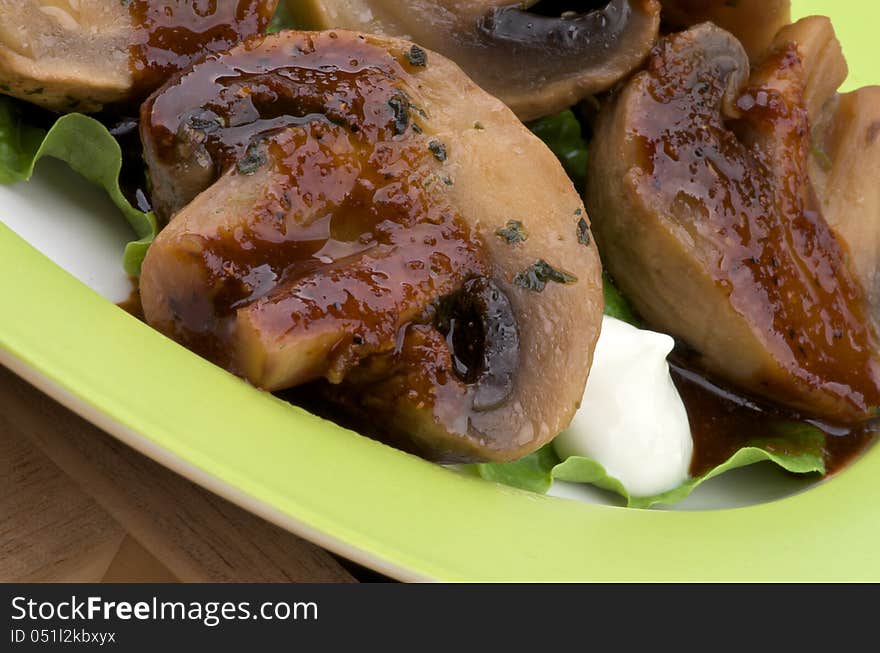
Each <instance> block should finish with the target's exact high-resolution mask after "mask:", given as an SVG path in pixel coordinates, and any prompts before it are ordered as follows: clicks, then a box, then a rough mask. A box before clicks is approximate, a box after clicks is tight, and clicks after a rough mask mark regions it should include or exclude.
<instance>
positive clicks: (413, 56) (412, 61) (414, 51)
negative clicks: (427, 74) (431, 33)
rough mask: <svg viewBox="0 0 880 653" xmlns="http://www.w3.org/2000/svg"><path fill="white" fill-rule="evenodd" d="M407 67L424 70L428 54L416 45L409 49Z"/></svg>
mask: <svg viewBox="0 0 880 653" xmlns="http://www.w3.org/2000/svg"><path fill="white" fill-rule="evenodd" d="M409 65H410V66H416V67H418V68H424V67H425V66H427V65H428V53H427V52H425V51H424V50H423V49H422V48H420V47H419V46H417V45H414V46H412V47H411V48H410V49H409Z"/></svg>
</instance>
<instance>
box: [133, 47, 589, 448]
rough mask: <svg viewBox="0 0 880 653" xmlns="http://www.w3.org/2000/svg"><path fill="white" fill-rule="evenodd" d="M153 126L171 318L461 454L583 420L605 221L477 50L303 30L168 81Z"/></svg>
mask: <svg viewBox="0 0 880 653" xmlns="http://www.w3.org/2000/svg"><path fill="white" fill-rule="evenodd" d="M141 135H142V139H143V141H144V144H145V154H146V160H147V163H148V165H149V170H150V174H151V177H152V179H153V180H154V188H155V189H156V190H157V191H159V192H158V194H157V196H156V197H155V199H156V206H157V209H158V210H159V212H160V213H161V214H162V215H164V216H165V217H166V218H167V217H170V223H169V224H168V226H167V227H165V229H164V230H163V231H162V232H161V233H160V234H159V236H158V238H157V239H156V241H155V242H154V244H153V245H152V246H151V247H150V250H149V252H148V254H147V257H146V260H145V261H144V265H143V272H142V277H141V296H142V298H143V305H144V312H145V315H146V318H147V320H148V321H149V323H150V324H152V325H153V326H155V327H156V328H158V329H159V330H161V331H163V332H164V333H166V334H168V335H169V336H171V337H172V338H174V339H176V340H178V341H179V342H181V343H183V344H184V345H186V346H187V347H190V348H191V349H193V350H195V351H196V352H198V353H201V354H203V355H205V356H206V357H208V358H210V359H211V360H213V361H215V362H217V363H219V364H220V365H223V366H225V367H226V368H227V369H229V370H231V371H233V372H235V373H237V374H239V375H241V376H244V377H245V378H247V379H249V380H250V381H251V382H253V383H254V384H256V385H257V386H259V387H262V388H265V389H268V390H279V389H282V388H288V387H291V386H295V385H298V384H303V383H306V382H309V381H313V380H316V379H325V380H326V381H327V382H326V383H325V392H326V395H327V396H329V397H331V398H333V399H335V400H337V401H339V402H340V405H342V406H343V407H344V408H345V409H346V410H347V411H348V412H349V414H350V415H353V416H355V417H358V416H360V417H361V418H362V419H364V420H365V421H362V422H361V424H363V425H365V426H368V427H369V426H370V425H373V426H377V425H378V426H379V427H381V429H382V431H383V436H384V437H385V438H387V439H389V440H391V441H393V442H396V443H398V444H401V445H402V446H405V447H406V448H408V449H410V450H413V451H416V452H418V453H420V454H422V455H424V456H426V457H430V458H433V459H437V460H443V461H462V460H510V459H514V458H517V457H520V456H522V455H524V454H525V453H527V452H529V451H532V450H534V449H536V448H537V447H539V446H540V445H542V444H543V443H545V442H547V441H548V440H549V439H551V438H552V437H554V436H555V435H556V434H557V433H558V432H559V431H561V430H562V429H563V428H565V426H566V425H567V424H568V422H569V420H570V419H571V417H572V415H573V414H574V411H575V408H576V406H577V405H578V402H579V401H580V398H581V395H582V392H583V389H584V385H585V382H586V377H587V372H588V370H589V367H590V361H591V357H592V351H593V347H594V344H595V340H596V338H597V335H598V331H599V328H600V321H601V312H602V298H601V273H600V265H599V259H598V254H597V252H596V251H595V247H594V246H593V245H590V244H583V243H584V242H586V241H587V239H586V238H583V236H582V237H581V238H580V239H579V237H578V234H579V233H580V234H583V233H585V229H586V228H587V222H586V220H587V217H586V214H585V213H584V210H583V206H582V203H581V200H580V198H579V197H578V195H577V193H576V191H575V190H574V187H573V185H572V183H571V182H570V181H569V180H568V178H567V177H566V175H565V173H564V172H563V170H562V168H561V166H560V165H559V163H558V162H557V161H556V159H555V158H554V157H553V155H552V154H551V153H550V152H549V150H547V148H546V147H545V146H544V145H543V144H542V143H541V142H540V141H539V140H538V139H536V138H535V137H534V136H533V135H532V134H530V133H529V132H528V130H526V129H525V128H524V127H523V126H522V125H521V123H520V122H519V121H518V120H517V119H516V117H515V116H514V115H513V114H512V113H511V112H510V111H509V110H507V109H506V108H505V107H504V106H503V105H502V104H501V103H500V102H498V101H497V100H495V99H494V98H492V97H491V96H489V95H488V94H486V93H485V92H484V91H482V90H481V89H480V88H479V87H477V86H476V85H475V84H474V83H473V82H471V81H470V80H469V79H468V78H467V77H466V76H465V75H464V74H462V72H461V71H460V69H459V68H458V67H456V66H455V65H454V64H452V63H451V62H449V61H447V60H446V59H444V58H443V57H441V56H440V55H437V54H434V53H433V52H429V51H425V50H423V49H422V48H420V47H418V46H416V45H413V44H411V43H409V42H405V41H401V40H395V39H389V38H385V37H375V36H364V35H359V34H355V33H351V32H344V31H335V32H324V33H306V32H282V33H280V34H277V35H273V36H270V37H266V38H265V39H256V40H252V41H250V42H247V43H246V44H245V45H243V46H239V47H237V48H235V49H233V50H232V51H230V52H229V53H227V54H223V55H219V56H210V57H208V58H207V59H206V60H205V61H204V62H202V63H199V64H197V65H196V66H195V67H194V68H193V69H192V70H190V71H188V72H186V73H184V74H183V75H181V76H179V77H178V78H176V79H174V80H173V81H171V82H169V83H168V84H166V85H165V86H164V87H163V88H161V89H159V90H158V91H157V92H156V93H155V94H154V95H152V96H151V97H150V98H149V99H148V101H147V102H146V103H145V104H144V105H143V108H142V113H141ZM157 180H160V181H158V182H157ZM163 188H167V191H163V190H161V189H163ZM586 233H588V232H586ZM364 416H366V417H364Z"/></svg>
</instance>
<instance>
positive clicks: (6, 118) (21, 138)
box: [0, 97, 157, 276]
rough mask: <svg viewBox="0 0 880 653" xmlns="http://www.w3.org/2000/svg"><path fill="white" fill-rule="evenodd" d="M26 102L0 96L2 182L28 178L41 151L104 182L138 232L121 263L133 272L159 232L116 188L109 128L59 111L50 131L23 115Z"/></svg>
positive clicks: (117, 159)
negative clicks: (59, 113)
mask: <svg viewBox="0 0 880 653" xmlns="http://www.w3.org/2000/svg"><path fill="white" fill-rule="evenodd" d="M25 106H26V105H23V104H21V103H18V102H16V101H14V100H12V99H10V98H2V97H0V183H2V184H10V183H15V182H19V181H27V180H28V179H30V177H31V175H32V174H33V172H34V166H35V165H36V163H37V161H39V160H40V159H41V158H42V157H44V156H51V157H55V158H58V159H61V160H63V161H65V162H67V164H68V165H69V166H70V167H71V168H72V169H73V170H75V171H76V172H77V173H79V174H80V175H82V176H83V177H85V178H86V179H88V180H89V181H91V182H92V183H95V184H98V185H99V186H102V187H103V188H104V190H106V191H107V194H108V195H109V196H110V199H111V200H113V203H114V204H116V206H117V207H118V208H119V210H120V211H121V212H122V215H123V216H124V217H125V219H126V220H127V221H128V224H129V225H130V226H131V228H132V229H133V230H134V233H135V234H136V235H137V238H136V240H133V241H132V242H130V243H128V245H127V246H126V248H125V254H124V256H123V267H124V268H125V271H126V272H127V273H128V274H131V275H135V276H137V275H138V274H139V273H140V268H141V263H142V262H143V260H144V256H145V255H146V253H147V248H148V247H149V246H150V243H151V242H152V241H153V238H154V237H155V236H156V233H157V224H156V216H155V215H153V213H144V212H143V211H139V210H137V209H136V208H134V207H133V206H132V205H131V204H130V203H129V202H128V200H126V199H125V196H124V195H123V194H122V191H121V190H120V188H119V172H120V170H121V169H122V151H121V150H120V148H119V143H118V142H117V141H116V139H115V138H113V136H112V135H111V134H110V132H109V131H107V128H106V127H105V126H104V125H102V124H101V123H100V122H98V121H97V120H95V119H94V118H89V117H88V116H84V115H82V114H79V113H71V114H68V115H66V116H62V117H61V118H59V119H58V120H57V121H55V124H54V125H52V127H51V128H50V129H49V131H45V130H42V129H39V128H37V127H33V126H31V125H29V124H27V122H26V121H25V120H24V118H23V115H22V114H23V111H24V110H25Z"/></svg>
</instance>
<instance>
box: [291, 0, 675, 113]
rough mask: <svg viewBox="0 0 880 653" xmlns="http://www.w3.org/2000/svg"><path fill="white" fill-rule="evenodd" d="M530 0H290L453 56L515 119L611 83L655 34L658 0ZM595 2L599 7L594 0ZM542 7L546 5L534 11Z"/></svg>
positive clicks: (331, 21)
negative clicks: (566, 2) (553, 1)
mask: <svg viewBox="0 0 880 653" xmlns="http://www.w3.org/2000/svg"><path fill="white" fill-rule="evenodd" d="M546 4H547V3H542V2H539V1H538V0H527V1H526V2H515V1H514V0H421V1H419V2H414V3H412V2H411V3H403V2H395V1H394V0H289V1H288V3H287V6H288V7H289V9H290V11H291V13H292V14H293V16H294V17H295V19H296V22H297V24H298V25H300V26H301V27H307V28H310V29H328V28H334V27H340V28H346V29H356V30H364V31H368V32H374V33H377V34H387V35H389V36H401V37H404V38H408V39H411V40H413V41H416V42H417V43H419V44H421V45H423V46H425V47H428V48H431V49H433V50H436V51H437V52H440V53H442V54H443V55H445V56H447V57H449V58H450V59H452V60H453V61H455V62H456V63H457V64H459V65H460V66H461V67H462V68H463V69H464V70H465V72H466V73H467V74H468V75H470V76H471V77H472V78H473V79H474V81H476V82H477V83H478V84H479V85H480V86H482V87H483V88H484V89H486V90H487V91H489V92H490V93H492V94H493V95H495V96H497V97H499V98H500V99H501V100H502V101H504V102H505V103H506V104H507V105H508V106H509V107H510V108H511V109H513V111H514V112H515V113H516V114H517V115H518V116H519V117H520V118H521V119H522V120H531V119H533V118H539V117H541V116H544V115H548V114H551V113H556V112H558V111H562V110H563V109H567V108H568V107H570V106H572V105H573V104H576V103H577V102H578V101H579V100H582V99H583V98H585V97H587V96H590V95H595V94H597V93H600V92H603V91H606V90H608V89H609V88H611V86H613V85H614V84H615V83H617V82H618V81H619V80H621V79H623V78H624V77H626V76H627V75H629V74H630V73H631V72H632V71H633V70H635V69H636V68H638V66H639V65H640V64H641V63H642V62H643V61H644V59H645V57H646V56H647V54H648V52H649V50H650V49H651V46H652V45H653V44H654V42H655V41H656V39H657V34H658V32H659V26H660V5H659V3H658V2H657V0H611V1H610V2H600V3H590V5H591V8H583V6H582V5H581V4H579V3H576V2H572V3H571V6H572V10H571V11H564V12H561V13H560V11H558V10H555V13H554V11H553V7H555V6H556V5H552V6H551V7H548V8H547V9H546V10H545V9H544V6H545V5H546ZM597 4H598V7H596V5H597ZM541 12H545V13H541Z"/></svg>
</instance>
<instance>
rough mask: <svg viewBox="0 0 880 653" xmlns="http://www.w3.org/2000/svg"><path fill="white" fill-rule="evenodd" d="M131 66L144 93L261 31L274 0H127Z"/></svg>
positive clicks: (273, 9)
mask: <svg viewBox="0 0 880 653" xmlns="http://www.w3.org/2000/svg"><path fill="white" fill-rule="evenodd" d="M127 4H128V7H129V11H130V13H131V16H132V19H133V22H134V25H135V34H134V41H133V46H132V50H131V69H132V74H133V76H134V79H135V84H136V87H137V88H138V89H140V91H139V92H138V95H144V94H146V93H148V92H149V91H151V90H152V89H154V88H156V87H157V86H159V85H160V84H162V83H163V82H164V81H165V80H166V79H168V77H170V76H171V75H172V74H174V73H176V72H177V71H180V70H184V69H186V68H188V67H189V66H190V65H192V64H193V63H194V62H195V61H198V60H199V59H201V58H203V57H204V55H205V54H207V53H211V52H223V51H225V50H228V49H230V48H231V47H233V46H234V45H235V44H237V43H239V42H241V41H242V40H244V39H246V38H248V37H251V36H254V35H256V34H261V33H263V32H265V30H266V28H267V27H268V25H269V21H270V20H271V19H272V14H273V13H274V12H275V7H276V6H277V4H278V0H131V1H130V2H128V3H127Z"/></svg>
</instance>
